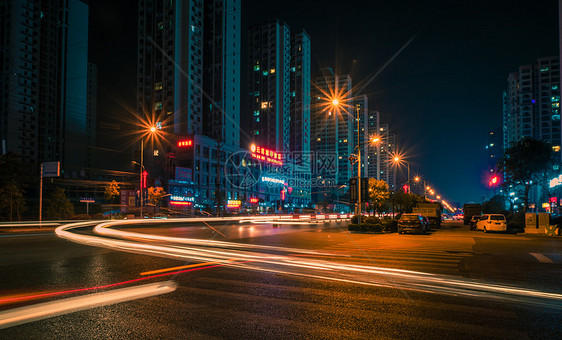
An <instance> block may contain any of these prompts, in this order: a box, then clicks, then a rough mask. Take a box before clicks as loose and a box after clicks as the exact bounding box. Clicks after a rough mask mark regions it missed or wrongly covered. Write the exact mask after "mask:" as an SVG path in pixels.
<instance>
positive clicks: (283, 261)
mask: <svg viewBox="0 0 562 340" xmlns="http://www.w3.org/2000/svg"><path fill="white" fill-rule="evenodd" d="M139 222H141V223H166V222H167V221H148V222H146V221H127V222H125V223H121V221H119V222H107V223H102V224H99V225H97V226H96V227H95V228H94V232H95V233H97V234H100V235H102V236H111V237H117V238H120V239H112V238H107V237H102V236H90V235H81V234H76V233H72V232H70V231H69V230H70V229H72V228H76V227H78V226H81V224H80V223H78V224H75V225H66V226H62V227H59V228H57V230H56V233H57V235H59V236H60V237H63V238H66V239H69V240H71V241H74V242H78V243H83V244H88V245H94V246H101V247H106V248H113V249H118V250H124V251H129V252H135V253H141V254H148V255H153V256H162V257H168V258H176V259H181V260H188V259H189V260H192V261H193V260H194V261H220V260H222V261H227V260H229V259H233V258H236V259H239V260H240V261H251V263H244V264H240V263H239V264H232V265H231V267H238V268H244V269H252V270H263V271H268V272H277V273H280V274H287V275H297V276H310V277H311V278H317V279H323V280H332V281H340V282H352V283H356V284H365V285H373V286H382V287H388V288H394V289H407V290H415V291H422V292H430V293H440V294H450V295H464V296H470V297H479V298H490V299H497V300H504V301H511V302H514V301H516V302H519V303H527V304H533V305H541V306H548V307H551V308H557V309H560V308H562V294H558V293H553V292H543V291H539V290H533V289H527V288H523V287H516V286H510V285H501V284H489V283H485V282H480V281H476V280H469V279H462V278H457V277H453V276H448V275H440V274H432V273H424V272H419V271H411V270H405V269H395V268H385V267H377V266H366V265H355V264H347V263H339V262H333V261H328V260H325V259H315V260H312V259H306V258H303V257H300V256H298V257H297V256H290V255H277V254H268V253H263V252H260V250H262V251H263V250H265V249H268V248H267V247H266V246H260V245H243V244H241V243H236V242H226V241H213V240H197V239H183V238H177V237H166V236H159V235H149V234H141V233H135V232H130V231H123V230H117V229H110V228H109V227H112V226H121V225H129V224H139ZM168 222H169V221H168ZM127 239H129V240H127ZM139 241H160V242H167V243H171V244H146V243H141V242H139ZM185 244H189V245H190V246H186V245H185ZM260 248H261V249H260ZM240 249H243V250H240ZM246 249H250V250H251V251H248V250H246ZM274 249H275V250H276V251H284V252H285V253H288V254H290V253H292V252H295V253H299V254H302V253H307V252H308V253H309V254H310V255H314V254H319V253H317V252H314V251H310V250H305V249H300V250H299V249H295V248H283V247H274ZM268 250H271V249H268ZM303 271H304V272H303ZM312 271H317V272H318V274H317V273H314V272H312ZM328 273H329V274H328Z"/></svg>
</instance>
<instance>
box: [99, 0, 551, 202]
mask: <svg viewBox="0 0 562 340" xmlns="http://www.w3.org/2000/svg"><path fill="white" fill-rule="evenodd" d="M242 4H243V6H242V23H243V28H242V36H243V39H244V40H243V46H244V45H245V37H246V28H247V26H248V25H251V24H255V23H259V22H262V21H266V20H270V19H279V20H281V21H285V22H287V23H288V24H289V26H290V27H291V28H292V29H293V30H300V29H302V28H304V29H305V30H306V31H307V32H308V33H309V34H310V36H311V41H312V65H313V66H312V67H313V75H314V74H315V72H314V71H316V70H318V69H319V68H321V67H326V66H330V67H332V68H335V69H336V70H337V72H338V73H340V74H341V73H350V74H351V75H352V77H353V81H354V84H357V83H359V82H361V81H365V80H366V79H368V78H370V77H371V76H372V75H373V74H374V73H376V72H377V71H378V70H379V69H380V68H381V67H382V65H384V64H385V63H386V61H387V60H388V59H389V58H390V57H392V55H394V54H395V52H396V51H397V50H398V49H400V47H401V46H403V45H404V44H405V43H406V42H407V41H408V40H409V39H410V38H412V37H415V38H414V40H413V41H412V43H411V44H409V45H408V47H406V48H405V49H404V51H403V52H402V53H401V54H400V55H399V56H398V57H397V58H396V59H395V60H394V61H393V62H392V63H391V64H390V65H389V66H388V67H387V68H386V69H385V70H384V71H383V72H382V73H381V74H380V75H379V76H378V77H377V78H375V79H374V80H373V81H372V82H371V83H370V84H369V85H368V86H367V87H366V94H368V95H369V107H370V108H378V110H379V111H380V112H381V117H382V121H383V122H388V123H389V124H390V128H391V130H392V131H393V132H395V133H396V135H397V146H398V148H399V149H400V150H401V151H404V152H405V153H406V155H407V157H408V159H409V161H410V164H411V171H412V173H416V174H419V175H421V176H422V177H423V178H425V179H426V180H427V181H429V182H431V183H432V185H433V186H434V187H436V188H437V191H438V192H439V193H440V194H441V195H442V196H443V198H446V199H447V200H448V201H453V202H454V201H457V202H461V203H462V202H467V201H481V200H482V196H483V195H486V194H487V195H490V192H489V191H488V190H487V189H486V187H485V186H484V185H483V184H482V179H481V177H482V173H483V171H484V169H485V165H486V154H485V152H484V145H485V143H486V136H487V133H488V132H489V131H490V130H493V129H495V128H499V127H500V126H501V120H502V91H503V89H504V87H505V86H506V79H507V76H508V73H509V72H514V71H516V70H517V67H518V66H519V65H524V64H532V63H534V62H535V61H536V59H537V58H540V57H547V56H552V55H558V6H557V5H558V2H557V1H555V0H548V1H470V2H465V4H459V3H457V1H375V0H372V1H341V2H329V1H297V0H267V1H259V0H247V1H243V3H242ZM136 6H137V2H136V1H134V0H127V1H110V0H96V1H91V5H90V10H91V12H90V25H91V32H90V39H91V41H90V50H91V59H92V61H93V62H94V63H96V64H97V65H98V100H99V101H98V115H99V125H100V129H99V134H98V140H99V142H98V144H99V145H100V146H101V147H103V148H107V149H110V150H119V151H125V152H127V151H128V148H127V141H128V140H127V139H126V138H130V137H125V134H126V131H127V129H128V128H129V127H130V126H129V125H127V124H125V123H124V122H125V121H126V120H127V119H128V120H130V119H131V118H128V117H130V114H129V113H127V109H134V108H135V97H136V86H135V83H136V39H137V32H136V29H137V27H136V25H137V8H136ZM244 51H245V48H243V49H242V52H244ZM242 61H243V64H242V70H244V69H245V65H246V64H245V63H246V59H245V55H242ZM242 80H243V81H244V78H243V79H242ZM242 87H243V88H244V87H245V83H244V82H242ZM243 93H245V92H243ZM241 102H242V103H245V100H244V99H243V100H242V101H241ZM244 113H245V107H244V106H242V115H244ZM125 154H126V155H130V153H125ZM100 158H101V157H100ZM125 158H126V157H125ZM103 159H104V161H106V162H107V164H102V165H103V166H105V167H109V168H113V169H119V168H120V166H121V165H120V164H126V163H124V162H123V159H124V157H123V155H122V154H119V153H117V152H111V151H109V152H105V153H104V156H103ZM120 161H121V163H120Z"/></svg>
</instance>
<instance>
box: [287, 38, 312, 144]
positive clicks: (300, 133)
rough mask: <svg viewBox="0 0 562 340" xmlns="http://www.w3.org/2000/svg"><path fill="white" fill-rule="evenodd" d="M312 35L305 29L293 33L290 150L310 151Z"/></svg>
mask: <svg viewBox="0 0 562 340" xmlns="http://www.w3.org/2000/svg"><path fill="white" fill-rule="evenodd" d="M310 56H311V45H310V37H309V36H308V34H307V33H306V32H305V31H304V30H303V31H302V32H299V33H294V34H292V35H291V62H290V66H291V68H290V91H291V92H290V102H291V107H290V117H291V120H290V129H289V136H290V137H289V150H290V151H292V152H303V153H309V152H310V91H311V89H310V86H311V84H310V82H311V65H310V64H311V62H310Z"/></svg>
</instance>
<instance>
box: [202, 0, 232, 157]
mask: <svg viewBox="0 0 562 340" xmlns="http://www.w3.org/2000/svg"><path fill="white" fill-rule="evenodd" d="M240 7H241V0H207V1H204V21H203V32H204V34H203V99H202V100H203V111H202V112H203V134H204V135H206V136H208V137H211V138H213V139H214V140H216V141H220V142H223V143H224V144H225V145H231V146H236V147H238V146H239V145H240V39H241V34H240V26H241V24H240V20H241V14H240V12H241V11H240Z"/></svg>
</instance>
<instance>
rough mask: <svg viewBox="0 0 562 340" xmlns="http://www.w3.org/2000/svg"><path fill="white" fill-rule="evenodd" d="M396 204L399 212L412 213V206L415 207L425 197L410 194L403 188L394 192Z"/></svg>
mask: <svg viewBox="0 0 562 340" xmlns="http://www.w3.org/2000/svg"><path fill="white" fill-rule="evenodd" d="M393 200H394V205H395V206H396V207H397V208H398V212H399V213H401V214H403V213H410V212H412V208H413V207H415V206H416V205H417V204H418V202H423V201H424V198H423V197H421V196H418V195H416V194H409V193H407V192H404V191H403V190H398V191H396V192H395V193H394V198H393Z"/></svg>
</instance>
